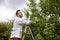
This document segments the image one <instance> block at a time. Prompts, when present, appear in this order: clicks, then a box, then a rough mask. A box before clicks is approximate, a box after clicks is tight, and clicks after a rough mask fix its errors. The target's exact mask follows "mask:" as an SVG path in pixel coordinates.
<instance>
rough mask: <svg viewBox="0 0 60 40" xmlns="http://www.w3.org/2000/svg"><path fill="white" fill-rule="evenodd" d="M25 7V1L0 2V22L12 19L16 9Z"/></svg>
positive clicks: (5, 0) (10, 0) (0, 0)
mask: <svg viewBox="0 0 60 40" xmlns="http://www.w3.org/2000/svg"><path fill="white" fill-rule="evenodd" d="M25 7H26V0H0V21H8V20H11V19H13V18H14V15H15V12H16V10H17V9H20V10H22V9H23V8H25Z"/></svg>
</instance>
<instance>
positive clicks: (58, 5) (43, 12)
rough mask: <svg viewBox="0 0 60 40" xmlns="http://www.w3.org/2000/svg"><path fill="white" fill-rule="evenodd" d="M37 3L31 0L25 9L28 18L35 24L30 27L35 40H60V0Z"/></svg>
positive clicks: (40, 0) (44, 0) (42, 0)
mask: <svg viewBox="0 0 60 40" xmlns="http://www.w3.org/2000/svg"><path fill="white" fill-rule="evenodd" d="M36 1H38V0H29V1H28V2H27V6H28V8H27V9H24V12H25V14H26V17H28V16H30V20H31V21H33V22H35V23H34V24H33V23H32V24H31V25H30V28H31V30H32V32H33V35H34V40H60V0H39V1H38V3H36ZM27 37H29V36H27ZM27 37H26V38H27ZM29 39H30V38H29ZM31 40H32V39H31Z"/></svg>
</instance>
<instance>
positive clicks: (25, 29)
mask: <svg viewBox="0 0 60 40" xmlns="http://www.w3.org/2000/svg"><path fill="white" fill-rule="evenodd" d="M27 28H28V29H29V31H30V32H29V33H26V31H27ZM23 32H25V33H26V34H27V35H29V34H31V36H32V39H33V40H34V37H33V33H32V30H31V28H30V27H29V26H26V25H25V28H24V30H23ZM24 37H25V35H23V37H22V40H24Z"/></svg>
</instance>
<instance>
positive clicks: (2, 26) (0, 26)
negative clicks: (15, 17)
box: [0, 21, 13, 40]
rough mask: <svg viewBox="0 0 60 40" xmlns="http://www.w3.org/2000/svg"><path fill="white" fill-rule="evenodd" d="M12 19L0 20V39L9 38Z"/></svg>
mask: <svg viewBox="0 0 60 40" xmlns="http://www.w3.org/2000/svg"><path fill="white" fill-rule="evenodd" d="M12 25H13V21H9V22H0V40H9V38H10V32H11V28H12Z"/></svg>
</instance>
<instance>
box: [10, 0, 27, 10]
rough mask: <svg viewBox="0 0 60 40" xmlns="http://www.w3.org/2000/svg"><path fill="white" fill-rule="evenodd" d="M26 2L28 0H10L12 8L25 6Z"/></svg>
mask: <svg viewBox="0 0 60 40" xmlns="http://www.w3.org/2000/svg"><path fill="white" fill-rule="evenodd" d="M25 3H26V0H10V1H9V6H10V7H11V8H12V9H17V8H18V7H19V6H20V7H24V5H25Z"/></svg>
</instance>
